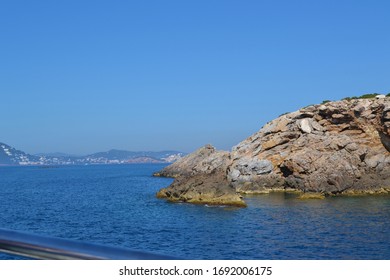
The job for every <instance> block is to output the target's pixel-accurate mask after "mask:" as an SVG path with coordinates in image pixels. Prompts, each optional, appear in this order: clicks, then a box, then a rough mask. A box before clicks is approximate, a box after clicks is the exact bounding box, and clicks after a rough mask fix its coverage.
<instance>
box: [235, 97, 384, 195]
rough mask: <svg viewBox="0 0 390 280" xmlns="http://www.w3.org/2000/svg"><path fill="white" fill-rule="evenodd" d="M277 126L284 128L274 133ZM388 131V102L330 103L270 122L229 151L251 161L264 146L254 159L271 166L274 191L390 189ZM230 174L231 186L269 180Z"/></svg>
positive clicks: (237, 158) (356, 101) (354, 101)
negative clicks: (268, 163) (290, 189)
mask: <svg viewBox="0 0 390 280" xmlns="http://www.w3.org/2000/svg"><path fill="white" fill-rule="evenodd" d="M279 123H283V127H288V130H287V131H281V130H276V129H274V128H276V127H278V126H279ZM388 124H389V125H388ZM389 128H390V100H389V98H384V99H383V98H382V99H370V100H367V99H361V100H352V101H339V102H330V103H327V104H325V105H314V106H310V107H308V108H305V109H301V110H299V111H297V112H293V113H290V114H286V115H284V116H282V117H280V118H278V119H276V120H273V121H272V122H270V123H269V124H268V125H266V126H264V127H263V128H262V129H261V130H260V131H259V132H257V133H255V134H254V135H252V136H250V137H249V138H248V139H246V140H244V141H243V142H241V143H240V144H238V145H237V146H236V147H235V148H234V150H233V151H232V153H233V154H234V153H237V151H240V149H241V147H245V151H246V152H245V154H246V157H249V158H250V157H251V151H253V150H254V149H255V147H258V146H261V147H263V149H262V151H260V152H256V157H257V158H258V159H262V160H269V161H270V162H272V163H273V171H272V174H273V175H274V176H276V177H278V176H279V180H275V186H274V187H275V188H279V187H284V188H295V189H299V190H303V191H314V192H323V193H342V192H344V191H346V190H350V189H356V190H364V189H370V190H371V189H375V188H378V189H379V188H380V187H389V188H390V165H389V161H390V153H389V151H390V137H389V132H390V130H389ZM251 139H256V140H255V141H252V140H251ZM264 147H265V148H264ZM276 155H277V156H276ZM276 158H277V160H275V159H276ZM237 160H239V157H237V156H236V157H235V158H234V160H233V161H232V164H231V166H229V168H228V170H234V166H235V165H236V162H237ZM234 175H235V176H234V178H235V181H233V184H234V183H235V182H240V183H243V184H244V183H245V182H254V181H256V182H262V181H264V182H265V183H268V184H269V178H268V177H269V176H264V175H262V174H259V175H254V176H252V177H251V178H248V180H247V176H246V175H245V174H238V173H237V172H235V174H234ZM228 178H229V177H228ZM240 179H242V180H240ZM260 185H261V184H260ZM236 188H238V189H239V188H240V187H239V186H238V184H236Z"/></svg>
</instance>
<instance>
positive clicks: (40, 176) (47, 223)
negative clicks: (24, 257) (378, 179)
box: [0, 164, 390, 259]
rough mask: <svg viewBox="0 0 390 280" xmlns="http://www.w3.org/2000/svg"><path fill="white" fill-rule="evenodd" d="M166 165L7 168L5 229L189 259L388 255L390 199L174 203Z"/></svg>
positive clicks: (0, 185) (2, 171) (276, 197)
mask: <svg viewBox="0 0 390 280" xmlns="http://www.w3.org/2000/svg"><path fill="white" fill-rule="evenodd" d="M163 167H164V165H161V164H134V165H99V166H60V167H58V168H40V167H0V213H1V214H0V227H1V228H7V229H13V230H22V231H26V232H30V233H35V234H40V235H46V236H53V237H60V238H67V239H73V240H82V241H87V242H92V243H98V244H105V245H113V246H119V247H125V248H129V249H135V250H142V251H146V252H152V253H158V254H164V255H170V256H174V257H179V258H186V259H390V245H389V244H390V196H387V195H385V196H365V197H332V198H326V199H324V200H299V199H297V198H296V197H295V196H294V195H291V194H283V193H273V194H269V195H259V196H247V197H245V200H246V202H247V204H248V207H247V208H232V207H206V206H200V205H190V204H185V203H168V202H166V201H165V200H159V199H156V198H155V193H156V192H157V191H158V190H159V189H160V188H162V187H166V186H168V185H169V184H170V183H171V182H172V179H168V178H154V177H152V176H151V175H152V173H153V172H155V171H158V170H160V169H161V168H163ZM9 258H12V257H10V256H8V255H0V259H9Z"/></svg>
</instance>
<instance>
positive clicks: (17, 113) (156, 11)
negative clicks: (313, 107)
mask: <svg viewBox="0 0 390 280" xmlns="http://www.w3.org/2000/svg"><path fill="white" fill-rule="evenodd" d="M389 11H390V1H387V0H383V1H376V0H367V1H360V0H354V1H346V0H337V1H334V0H327V1H315V0H311V1H303V0H296V1H281V0H253V1H252V0H236V1H231V0H206V1H203V0H193V1H192V0H188V1H182V0H177V1H170V0H164V1H152V0H142V1H135V0H134V1H130V0H129V1H124V0H121V1H120V0H107V1H101V0H93V1H87V0H85V1H83V0H77V1H74V0H66V1H51V0H48V1H40V0H36V1H30V0H26V1H21V0H12V1H10V0H0V142H4V143H7V144H9V145H11V146H13V147H16V148H17V149H21V150H23V151H25V152H28V153H32V154H34V153H40V152H46V153H49V152H64V153H70V154H79V155H83V154H89V153H93V152H98V151H106V150H109V149H123V150H132V151H160V150H179V151H183V152H191V151H193V150H195V149H197V148H199V147H201V146H203V145H205V144H207V143H210V144H212V145H214V146H216V147H217V148H218V149H225V150H230V149H231V147H232V146H234V145H236V144H237V143H239V142H240V141H242V140H244V139H245V138H247V137H248V136H250V135H251V134H253V133H255V132H256V131H258V130H259V129H260V128H261V127H262V126H263V125H264V124H265V123H266V122H268V121H270V120H272V119H274V118H276V117H278V116H279V115H280V114H283V113H286V112H292V111H295V110H297V109H299V108H301V107H304V106H307V105H310V104H317V103H321V102H322V101H323V100H339V99H342V98H343V97H347V96H357V95H362V94H365V93H385V94H387V93H389V92H390V67H389V66H390V51H389V50H390V49H389V46H390V36H389V30H390V18H389V16H388V13H389Z"/></svg>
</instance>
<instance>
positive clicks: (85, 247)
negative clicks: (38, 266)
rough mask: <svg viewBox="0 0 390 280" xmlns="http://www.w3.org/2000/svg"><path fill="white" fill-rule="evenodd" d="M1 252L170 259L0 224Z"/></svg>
mask: <svg viewBox="0 0 390 280" xmlns="http://www.w3.org/2000/svg"><path fill="white" fill-rule="evenodd" d="M0 252H3V253H6V254H11V255H19V256H24V257H28V258H32V259H45V260H110V259H111V260H169V259H175V258H172V257H169V256H164V255H158V254H152V253H146V252H140V251H136V250H129V249H124V248H117V247H111V246H105V245H97V244H92V243H86V242H81V241H73V240H68V239H61V238H54V237H45V236H40V235H35V234H30V233H25V232H21V231H14V230H8V229H1V228H0Z"/></svg>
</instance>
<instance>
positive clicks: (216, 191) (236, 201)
mask: <svg viewBox="0 0 390 280" xmlns="http://www.w3.org/2000/svg"><path fill="white" fill-rule="evenodd" d="M157 197H158V198H166V199H168V200H169V201H172V202H178V201H182V202H189V203H195V204H208V205H229V206H238V207H245V206H246V204H245V202H244V201H243V200H242V197H241V196H240V195H238V194H237V191H236V190H235V189H234V188H233V186H231V185H230V184H229V182H228V181H227V178H226V176H225V174H224V173H222V172H212V173H209V174H205V173H197V174H195V175H193V176H181V177H179V178H177V179H176V180H175V181H174V182H173V183H172V184H171V185H170V186H169V187H168V188H165V189H161V190H160V191H159V192H158V193H157Z"/></svg>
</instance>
